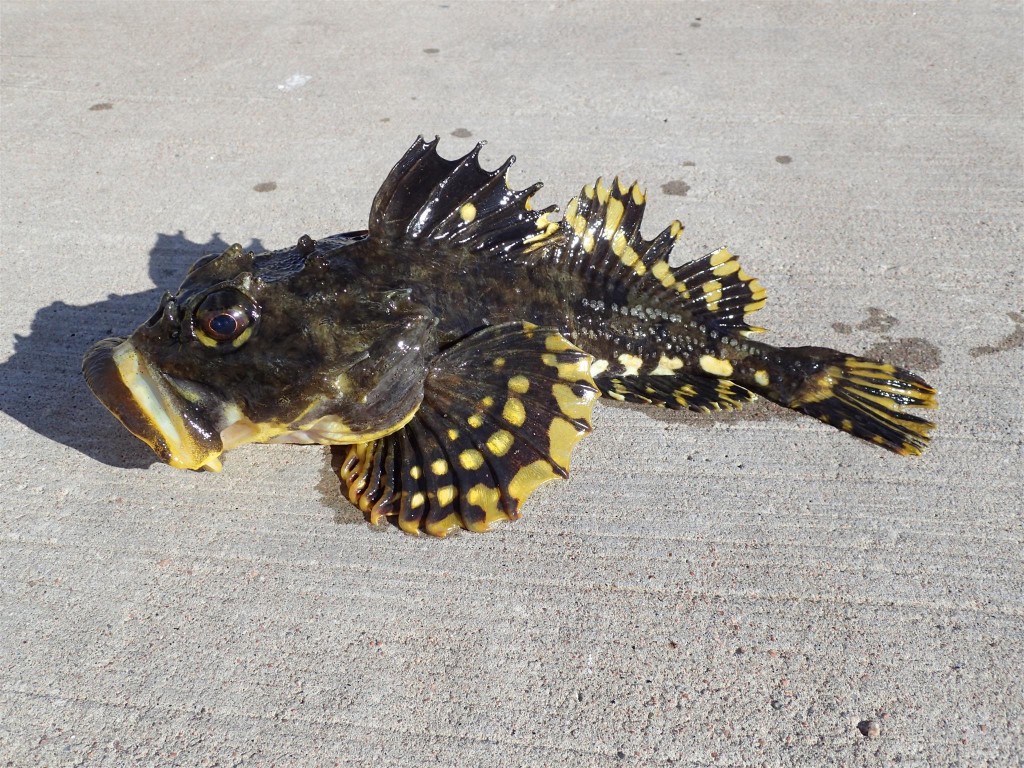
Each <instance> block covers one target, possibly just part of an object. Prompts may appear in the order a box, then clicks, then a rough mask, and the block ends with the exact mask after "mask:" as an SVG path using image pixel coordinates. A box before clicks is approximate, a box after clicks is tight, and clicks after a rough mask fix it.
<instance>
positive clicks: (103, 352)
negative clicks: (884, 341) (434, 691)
mask: <svg viewBox="0 0 1024 768" xmlns="http://www.w3.org/2000/svg"><path fill="white" fill-rule="evenodd" d="M437 145H438V139H437V138H434V139H433V140H432V141H426V140H425V139H424V138H423V137H419V138H418V139H417V140H416V141H415V142H414V143H413V145H412V146H411V147H410V148H409V149H408V150H407V151H406V153H405V154H404V155H403V156H402V158H401V159H400V160H399V161H398V163H397V164H396V165H395V166H394V168H393V169H392V170H391V172H390V173H389V174H388V176H387V178H386V179H385V181H384V183H383V185H382V186H381V187H380V189H379V191H378V192H377V194H376V196H375V197H374V199H373V203H372V205H371V208H370V215H369V222H368V225H367V228H366V229H365V230H355V231H350V232H345V233H342V234H336V235H331V236H326V237H323V238H321V239H319V240H314V239H313V238H311V237H310V236H309V235H303V236H302V237H300V238H299V239H298V241H297V243H296V244H295V245H294V246H293V247H290V248H286V249H282V250H276V251H269V252H262V253H254V252H252V251H246V250H244V249H243V248H242V247H241V246H240V245H238V244H235V245H232V246H231V247H229V248H227V249H226V250H225V251H224V252H223V253H219V254H210V255H208V256H204V257H203V258H201V259H200V260H199V261H197V262H196V263H195V264H194V265H193V266H192V267H191V268H190V269H189V271H188V273H187V275H186V276H185V278H184V280H183V281H182V283H181V285H180V287H179V288H178V289H177V291H176V292H174V293H170V292H167V293H165V294H164V295H163V298H162V299H161V301H160V304H159V306H158V307H157V309H156V311H155V312H154V314H153V315H152V317H150V318H149V319H148V320H147V321H146V322H144V323H143V324H142V325H140V326H139V327H138V329H136V330H135V331H134V332H133V333H132V334H131V335H130V336H128V337H127V338H123V337H115V338H108V339H103V340H101V341H98V342H96V343H95V344H94V345H93V346H92V347H90V349H89V350H88V351H87V353H86V354H85V357H84V359H83V363H82V370H83V374H84V376H85V380H86V382H87V384H88V386H89V388H90V389H91V390H92V392H93V393H94V394H95V396H96V397H97V399H98V400H99V401H100V402H101V403H102V404H103V405H104V406H106V407H107V408H108V409H109V410H110V411H111V412H112V413H113V415H114V416H115V417H117V419H119V420H120V421H121V423H122V424H123V425H124V426H125V427H126V428H127V429H128V430H129V431H130V432H131V433H132V434H134V435H135V436H136V437H138V438H139V439H140V440H142V441H143V442H144V443H146V444H147V445H148V446H149V447H150V448H151V449H152V450H153V452H154V453H155V454H156V456H157V457H159V458H160V459H161V460H162V461H165V462H167V463H168V464H170V465H171V466H173V467H178V468H182V469H188V470H211V471H220V470H221V468H222V461H221V457H222V456H223V454H224V453H226V452H228V451H230V450H232V449H234V448H237V447H238V446H240V445H244V444H247V443H299V444H321V445H330V446H335V447H334V448H333V449H332V450H333V451H335V452H336V457H337V459H338V460H337V461H336V462H335V468H336V469H337V473H338V479H339V488H340V491H341V492H342V493H344V495H345V496H346V497H347V499H348V500H349V501H350V502H351V503H352V504H353V505H355V506H356V507H357V508H358V509H359V510H361V511H362V512H363V514H364V515H365V516H366V518H367V520H369V522H371V523H374V524H377V523H381V522H382V521H388V522H390V523H392V524H394V525H396V526H398V527H399V528H401V529H402V530H404V531H406V532H407V533H411V534H420V533H426V534H429V535H433V536H440V537H443V536H445V535H447V534H449V533H450V532H452V531H453V530H456V529H466V530H469V531H475V532H482V531H486V530H488V529H490V528H491V527H492V526H493V525H494V524H495V523H497V522H499V521H505V520H515V519H517V518H519V517H520V515H521V513H522V507H523V504H524V502H525V501H526V499H527V498H528V497H529V496H530V495H531V494H532V493H533V492H534V490H536V488H537V487H539V486H540V485H541V484H543V483H545V482H548V481H549V480H554V479H556V478H566V477H568V474H569V467H570V457H571V454H572V451H573V449H574V447H575V446H576V445H577V444H578V442H579V441H580V440H581V439H582V438H583V437H584V436H586V435H587V434H589V433H590V432H591V431H592V420H591V417H592V409H593V408H594V405H595V403H596V401H597V400H598V399H599V398H600V397H602V396H603V397H607V398H610V399H613V400H618V401H624V402H629V403H636V404H641V405H646V406H654V407H661V408H668V409H673V410H680V409H688V410H691V411H698V412H703V413H711V412H715V411H731V410H735V409H738V408H740V407H741V406H743V404H744V403H746V402H748V401H750V400H752V399H753V398H755V397H757V396H760V397H763V398H765V399H767V400H769V401H770V402H772V403H775V404H777V405H779V406H782V407H784V408H789V409H792V410H795V411H798V412H800V413H803V414H806V415H808V416H811V417H814V418H816V419H818V420H820V421H822V422H824V423H825V424H828V425H831V426H833V427H835V428H837V429H839V430H841V431H843V432H847V433H849V434H851V435H854V436H856V437H858V438H861V439H863V440H866V441H869V442H871V443H873V444H875V445H878V446H880V447H881V448H884V449H888V450H889V451H892V452H894V453H897V454H903V455H915V454H920V453H921V452H922V451H923V450H924V449H925V448H926V446H927V445H928V442H929V439H930V431H931V430H932V429H933V428H934V424H933V423H932V422H931V421H928V420H927V419H926V418H924V417H922V416H921V415H918V413H916V412H915V410H914V409H921V408H924V409H928V408H935V407H937V393H936V390H935V389H934V388H933V387H932V386H931V385H929V384H928V383H927V382H925V381H924V380H923V379H922V378H920V377H919V376H917V375H916V374H914V373H912V372H910V371H907V370H904V369H903V368H899V367H897V366H894V365H891V364H889V363H885V362H880V361H876V360H870V359H867V358H863V357H860V356H857V355H854V354H849V353H846V352H840V351H837V350H834V349H829V348H826V347H816V346H800V347H778V346H772V345H770V344H766V343H763V342H761V341H758V340H756V338H755V337H756V336H757V335H758V334H760V333H761V332H763V331H764V329H763V328H761V327H758V326H755V325H751V324H749V323H748V322H747V318H748V316H750V315H751V314H752V313H754V312H756V311H757V310H759V309H761V308H762V307H763V306H764V304H765V301H766V296H767V294H766V291H765V288H764V287H763V286H762V284H761V283H760V281H758V280H757V279H756V278H754V277H752V276H751V275H749V274H748V273H747V272H746V271H745V270H744V269H743V268H742V267H741V266H740V263H739V260H738V259H737V257H736V256H735V255H734V254H733V253H731V252H730V251H729V250H727V249H725V248H719V249H717V250H715V251H713V252H711V253H708V254H706V255H705V256H703V257H701V258H698V259H696V260H693V261H690V262H688V263H684V264H681V265H679V266H672V265H671V255H672V251H673V246H674V244H675V243H676V241H677V239H678V238H679V236H680V235H681V233H682V232H683V225H682V224H681V223H680V222H679V221H673V222H671V223H670V224H669V225H668V226H667V227H666V228H665V229H663V230H662V231H661V232H660V233H659V234H657V235H656V236H655V237H654V238H653V239H650V240H648V239H645V238H644V237H643V236H642V234H641V231H640V230H641V222H642V219H643V214H644V208H645V205H646V194H645V192H644V191H643V190H642V189H641V187H640V186H639V185H638V184H637V183H635V182H634V183H632V184H629V185H626V184H623V183H622V182H621V181H619V179H618V178H615V179H614V180H613V181H612V182H611V183H610V184H606V183H605V182H604V181H603V180H602V179H601V178H599V179H597V181H596V182H594V183H593V184H587V185H586V186H584V187H583V189H582V191H581V192H580V194H579V195H578V196H577V197H575V198H573V199H572V200H571V201H570V202H569V203H568V205H567V207H566V209H565V212H564V213H563V214H561V215H559V214H558V209H557V208H556V207H555V206H549V207H546V208H542V209H535V207H534V204H533V198H534V196H535V195H536V193H537V192H538V190H540V189H541V187H542V185H541V184H540V183H537V184H533V185H531V186H529V187H526V188H525V189H521V190H515V189H513V188H512V186H511V185H510V184H509V181H508V170H509V168H510V166H511V165H512V163H513V162H514V161H515V157H514V156H513V157H510V158H509V159H508V160H506V161H505V162H504V163H503V164H502V165H501V166H500V167H498V168H496V169H494V170H485V169H484V168H483V166H482V165H481V164H480V161H479V154H480V150H481V147H482V144H477V146H476V147H475V148H474V149H473V150H471V151H470V152H469V153H467V154H466V155H464V156H462V157H459V158H456V159H445V158H443V157H442V156H441V155H440V154H439V153H438V151H437Z"/></svg>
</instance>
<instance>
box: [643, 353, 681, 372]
mask: <svg viewBox="0 0 1024 768" xmlns="http://www.w3.org/2000/svg"><path fill="white" fill-rule="evenodd" d="M682 367H683V361H682V360H681V359H679V358H678V357H666V356H665V355H662V356H661V359H660V360H659V361H658V367H657V368H655V369H654V370H653V371H651V375H652V376H671V375H672V374H673V373H675V372H676V371H678V370H679V369H680V368H682Z"/></svg>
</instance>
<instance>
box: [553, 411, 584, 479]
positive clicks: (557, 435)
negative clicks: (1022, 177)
mask: <svg viewBox="0 0 1024 768" xmlns="http://www.w3.org/2000/svg"><path fill="white" fill-rule="evenodd" d="M579 439H580V435H579V432H578V431H577V429H576V426H575V425H574V424H572V423H571V422H569V421H566V420H565V419H563V418H560V417H557V416H556V417H555V418H554V419H552V420H551V424H550V425H549V426H548V452H549V453H550V454H551V459H552V460H553V461H554V462H555V464H557V465H558V466H560V467H561V468H562V469H568V468H569V454H571V453H572V448H573V446H574V445H576V443H577V441H578V440H579Z"/></svg>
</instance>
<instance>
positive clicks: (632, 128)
mask: <svg viewBox="0 0 1024 768" xmlns="http://www.w3.org/2000/svg"><path fill="white" fill-rule="evenodd" d="M0 14H2V16H0V22H2V23H0V28H2V31H0V34H2V40H0V56H2V66H3V69H2V89H0V98H2V115H0V120H2V124H0V135H2V148H0V163H2V169H0V170H2V179H0V183H2V223H0V237H2V244H0V245H2V248H0V291H2V296H0V361H3V362H0V487H2V488H3V489H4V493H3V494H2V497H0V499H2V500H0V514H2V528H0V536H2V538H0V764H6V765H13V766H44V765H45V766H65V765H84V766H122V765H160V766H163V765H182V766H193V765H282V766H287V765H304V766H308V765H366V766H370V765H373V766H422V765H434V764H439V765H459V766H620V765H621V766H660V765H684V766H698V765H719V766H748V765H750V766H757V765H765V766H778V765H799V766H808V765H842V766H883V765H884V766H890V765H894V764H901V765H911V766H944V765H950V766H953V765H955V766H981V765H994V766H1011V765H1019V764H1020V763H1021V762H1022V761H1024V721H1022V712H1024V693H1022V686H1021V683H1020V680H1021V678H1022V676H1024V656H1022V653H1024V597H1022V595H1024V563H1022V556H1021V552H1022V551H1024V525H1022V523H1024V520H1022V506H1024V504H1022V501H1021V498H1022V492H1024V483H1022V466H1024V455H1022V453H1024V450H1022V444H1024V436H1022V435H1024V417H1022V410H1021V399H1022V387H1021V381H1022V375H1024V348H1022V347H1024V302H1022V299H1021V279H1022V264H1024V256H1022V253H1024V248H1022V238H1021V228H1022V213H1024V209H1022V188H1024V183H1022V175H1024V170H1022V157H1021V139H1022V132H1024V120H1022V98H1021V85H1022V83H1021V80H1022V78H1021V74H1022V51H1021V46H1020V41H1021V37H1022V31H1024V21H1022V10H1021V5H1020V4H1019V3H999V2H961V3H953V2H933V3H907V4H891V3H847V4H841V5H834V4H831V3H772V2H766V3H757V4H755V3H739V2H731V3H696V2H679V3H673V4H631V5H625V4H623V5H618V4H588V3H552V4H547V3H543V4H542V3H517V4H512V5H498V4H483V3H480V4H460V3H444V4H441V3H426V4H418V5H392V4H380V5H378V4H374V3H352V4H342V3H322V4H316V5H312V4H302V5H293V4H290V3H264V4H246V5H222V4H186V3H166V4H156V3H144V4H142V3H140V4H92V3H78V2H65V3H48V4H41V3H39V4H37V3H15V2H9V1H8V2H4V3H3V5H2V7H0ZM418 133H425V134H428V135H429V134H434V133H438V134H440V135H442V137H443V139H444V140H443V142H442V151H443V152H444V153H446V154H447V155H448V156H454V155H456V154H458V153H461V152H463V151H465V150H466V149H467V148H468V147H470V146H471V145H472V143H473V142H474V141H475V140H477V139H487V140H489V142H490V143H489V145H488V146H487V147H486V148H485V151H484V159H485V161H486V162H487V164H489V165H491V166H493V165H497V164H498V162H500V160H502V159H503V158H504V157H505V155H507V154H510V153H516V154H517V155H518V157H519V163H518V164H517V166H516V167H515V169H514V171H513V180H514V181H515V182H516V183H518V184H519V185H521V186H522V185H525V184H526V183H528V182H532V181H534V180H536V179H543V180H544V181H546V182H547V187H546V188H545V190H544V191H543V192H542V193H541V198H542V200H543V202H544V203H545V204H547V203H550V202H558V203H560V204H563V205H564V203H565V201H566V200H567V199H568V198H569V197H570V196H571V195H573V194H575V192H576V191H577V190H578V189H579V187H580V186H581V185H582V184H583V183H585V182H588V181H591V180H593V178H594V177H595V176H596V175H597V174H604V175H605V177H606V178H607V177H609V176H611V175H613V174H616V173H618V174H621V175H622V176H624V177H626V178H633V177H637V178H639V179H641V180H643V181H645V182H646V183H647V185H648V186H649V190H650V195H649V197H650V205H649V208H648V217H647V220H648V222H649V223H648V226H647V228H646V232H648V233H650V232H653V231H656V229H657V228H660V227H661V226H662V225H664V224H665V223H667V221H668V220H670V219H671V218H674V217H680V218H681V219H683V221H684V222H685V223H686V225H687V232H686V235H685V236H684V237H683V239H682V240H681V241H680V244H679V246H678V247H677V258H679V259H682V258H689V257H693V256H697V255H700V254H702V253H704V252H705V251H706V250H709V249H710V248H712V247H715V246H718V245H720V244H728V245H729V246H731V248H732V249H733V250H734V251H736V252H738V253H740V254H741V255H742V257H743V261H744V265H745V268H746V269H747V271H749V272H750V273H751V274H755V275H757V276H758V277H759V278H761V280H762V282H763V283H764V284H765V285H766V286H767V288H768V289H769V294H770V298H769V303H768V306H767V307H766V308H765V309H764V310H762V311H761V312H760V313H759V315H758V320H759V322H760V324H762V325H765V326H767V327H769V328H770V329H771V330H772V333H771V334H770V335H769V336H768V339H769V340H772V341H775V342H777V343H820V344H826V345H830V346H836V347H841V348H844V349H849V350H850V351H855V352H861V353H865V352H866V353H868V354H876V355H882V356H885V357H886V358H888V359H890V360H892V361H893V362H896V363H902V364H905V365H909V366H912V367H916V369H917V370H919V371H920V372H922V373H923V374H925V375H926V376H927V378H928V379H929V380H930V381H931V382H932V383H934V384H935V385H937V386H938V387H939V389H940V390H941V392H942V399H941V404H942V407H941V410H940V411H939V412H938V413H937V420H938V422H939V428H938V431H937V434H936V437H935V441H934V444H933V447H932V450H931V451H930V452H929V453H928V454H927V455H925V456H924V457H921V458H919V459H913V460H909V459H901V458H898V457H895V456H890V455H888V454H885V453H884V452H882V451H879V450H876V449H874V448H873V447H871V446H868V445H862V444H860V443H859V442H857V441H855V440H853V439H852V438H848V437H846V436H844V435H841V434H839V433H837V432H834V431H833V430H830V429H828V428H827V427H824V426H822V425H820V424H818V423H816V422H812V421H811V420H808V419H803V418H797V417H795V416H792V415H790V414H788V413H783V412H781V411H780V410H779V409H776V408H773V407H771V406H768V405H764V404H755V405H754V406H753V407H751V408H749V409H748V410H746V411H745V412H744V413H742V414H738V415H732V416H728V417H725V418H721V417H720V418H717V419H716V418H713V417H702V416H697V415H690V414H670V415H664V414H653V415H652V414H650V413H648V412H645V411H641V410H636V409H631V408H625V407H614V406H610V405H604V404H601V405H599V406H598V408H597V411H596V426H597V429H596V432H595V434H594V435H593V436H592V437H590V438H588V439H587V440H585V441H583V443H582V444H581V446H580V447H579V449H578V450H577V452H576V454H575V456H574V472H573V476H572V478H571V480H570V481H569V482H568V483H561V484H557V485H549V486H545V487H544V488H543V489H542V490H541V491H539V492H538V493H537V494H536V496H535V497H534V498H533V499H531V501H530V503H529V505H528V508H527V511H526V515H525V517H524V519H523V520H521V521H519V522H518V523H516V524H514V525H509V526H505V527H503V528H501V529H500V530H498V531H496V532H493V533H490V534H488V535H484V536H475V535H461V536H457V537H455V538H454V539H451V540H447V541H443V542H442V541H435V540H425V539H424V540H417V539H413V538H409V537H406V536H404V535H402V534H401V533H399V532H397V531H396V530H394V529H387V530H373V529H370V528H369V527H367V526H366V525H365V524H364V523H363V522H362V521H361V518H360V517H359V516H357V515H356V514H354V513H353V512H352V511H351V510H350V509H349V508H348V507H347V506H346V505H345V504H344V503H343V502H342V501H341V500H340V497H339V495H338V492H337V487H336V483H335V482H333V481H332V480H331V478H330V467H329V462H328V458H327V455H326V453H325V450H324V449H322V448H318V447H311V448H300V447H293V446H274V447H270V446H259V447H258V446H253V447H249V448H246V449H242V450H239V451H237V452H236V453H234V454H232V455H231V456H230V457H229V459H228V460H227V462H226V466H225V471H224V472H223V473H222V474H220V475H211V474H196V473H187V472H182V471H177V470H173V469H170V468H169V467H167V466H163V465H157V464H153V461H152V459H151V457H150V456H149V455H148V454H147V451H146V449H145V448H144V446H142V444H141V443H138V442H137V441H135V440H134V439H133V438H131V437H130V436H129V435H128V434H127V433H126V432H124V431H123V430H122V429H121V428H120V427H119V426H118V425H117V424H116V422H115V421H114V420H113V419H112V418H111V417H110V416H109V415H108V414H107V413H106V412H105V411H104V410H103V409H102V408H101V407H100V406H99V405H98V404H96V403H95V402H94V401H93V400H92V398H91V396H90V395H89V394H88V392H87V391H86V389H85V386H84V384H83V383H82V381H81V380H80V377H79V374H78V366H79V360H80V358H81V354H82V352H83V350H84V349H85V347H86V346H87V345H88V344H89V343H90V342H91V341H93V340H94V339H98V338H100V337H102V336H105V335H107V334H109V333H111V332H126V331H129V330H130V329H131V328H133V327H134V325H136V324H137V323H138V322H140V321H142V320H143V319H145V317H147V316H148V314H149V313H150V312H151V310H152V308H153V307H154V306H155V300H156V297H157V296H158V295H159V294H160V292H162V291H163V290H164V289H167V288H173V287H174V286H175V285H176V284H177V282H178V280H179V279H180V277H181V275H182V272H183V270H184V268H185V267H186V266H187V264H188V263H190V262H191V261H192V260H193V259H194V258H196V257H197V256H198V255H200V254H201V253H203V252H205V251H206V250H208V249H210V248H211V247H215V246H218V245H220V246H221V247H222V246H223V244H224V243H230V242H234V241H241V242H242V243H248V242H249V241H250V239H255V240H257V241H258V243H260V244H263V245H265V246H267V247H282V246H285V245H288V244H291V243H293V242H294V241H295V239H296V238H297V237H298V236H299V235H301V234H302V233H304V232H308V233H310V234H311V235H313V236H314V237H316V236H318V235H324V234H328V233H333V232H338V231H343V230H346V229H352V228H358V227H360V226H362V224H363V222H364V221H365V218H366V214H367V210H368V206H369V204H370V201H371V199H372V197H373V194H374V192H375V190H376V188H377V185H378V184H379V182H380V181H381V180H382V179H383V177H384V175H385V174H386V173H387V171H388V169H389V168H390V167H391V164H392V163H393V162H394V161H395V160H396V159H397V158H398V157H399V156H400V155H401V153H402V152H403V151H404V149H405V148H406V147H407V146H408V144H409V143H410V142H411V141H412V139H413V138H415V136H416V135H417V134H418ZM663 185H664V186H663ZM869 722H870V723H873V725H869Z"/></svg>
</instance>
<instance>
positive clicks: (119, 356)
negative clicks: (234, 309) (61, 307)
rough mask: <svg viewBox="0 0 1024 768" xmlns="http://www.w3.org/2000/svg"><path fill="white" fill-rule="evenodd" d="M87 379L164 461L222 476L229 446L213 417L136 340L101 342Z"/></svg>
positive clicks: (87, 361) (87, 364)
mask: <svg viewBox="0 0 1024 768" xmlns="http://www.w3.org/2000/svg"><path fill="white" fill-rule="evenodd" d="M82 373H83V374H84V375H85V380H86V383H87V384H88V385H89V389H91V390H92V393H93V394H94V395H95V396H96V398H97V399H98V400H99V401H100V402H101V403H102V404H103V405H104V406H105V407H106V408H107V409H108V410H109V411H110V412H111V413H113V414H114V416H116V417H117V419H118V421H120V422H121V423H122V424H123V425H124V426H125V427H126V428H127V429H128V431H129V432H131V433H132V434H133V435H135V436H136V437H137V438H139V439H140V440H142V441H143V442H144V443H146V445H148V446H149V447H150V448H151V449H152V450H153V452H154V453H155V454H156V455H157V456H158V457H159V458H160V459H161V460H162V461H165V462H167V463H168V464H170V465H171V466H172V467H176V468H178V469H194V470H199V469H208V470H212V471H214V472H219V471H220V469H221V462H220V458H219V457H220V455H221V453H223V452H224V445H223V442H222V440H221V436H220V432H219V430H218V429H217V428H216V426H215V425H214V424H213V423H212V421H213V419H212V418H211V414H210V413H208V412H206V411H205V410H204V409H203V408H201V407H199V405H198V404H195V403H192V402H189V400H187V399H186V398H185V397H184V396H183V395H182V393H181V391H180V390H178V389H177V388H176V387H174V386H173V385H172V383H171V382H170V381H169V380H168V378H167V377H166V376H164V375H163V374H162V373H161V372H160V371H159V370H158V369H157V368H155V367H154V366H153V365H152V364H151V363H150V361H149V360H148V359H147V358H146V356H145V355H143V354H142V353H141V352H140V351H139V349H138V348H137V347H136V346H135V345H134V344H132V342H131V340H130V339H122V338H109V339H104V340H102V341H99V342H96V343H95V344H94V345H93V346H92V347H91V348H90V349H89V351H88V352H87V353H86V355H85V358H84V359H83V361H82Z"/></svg>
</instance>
